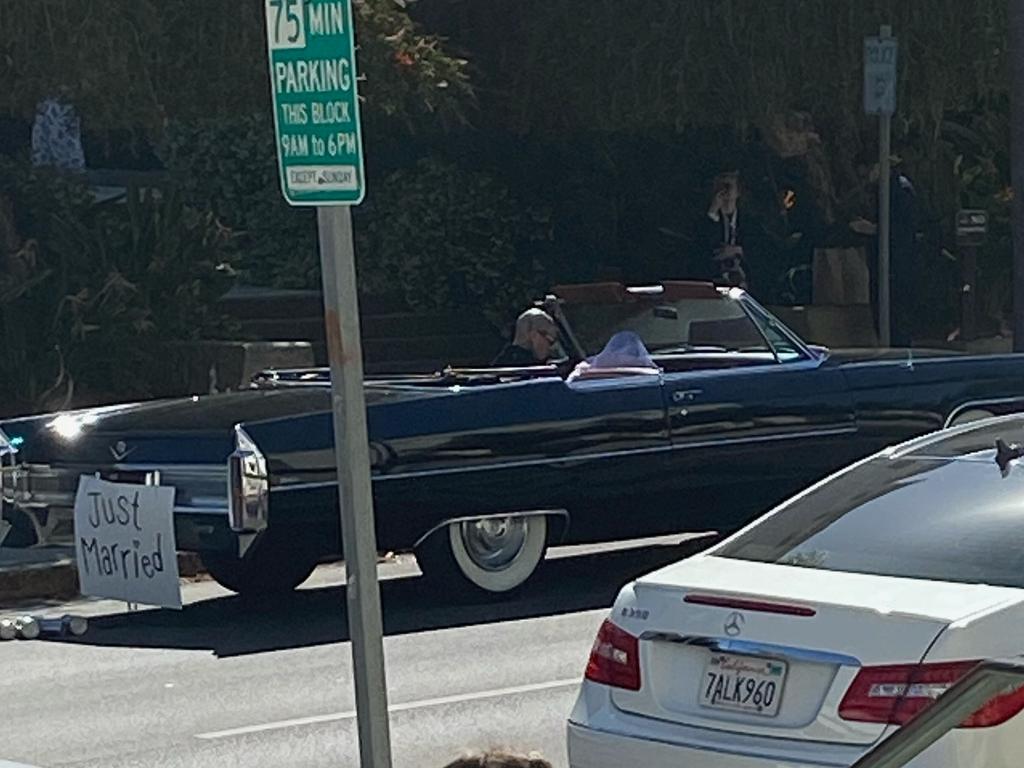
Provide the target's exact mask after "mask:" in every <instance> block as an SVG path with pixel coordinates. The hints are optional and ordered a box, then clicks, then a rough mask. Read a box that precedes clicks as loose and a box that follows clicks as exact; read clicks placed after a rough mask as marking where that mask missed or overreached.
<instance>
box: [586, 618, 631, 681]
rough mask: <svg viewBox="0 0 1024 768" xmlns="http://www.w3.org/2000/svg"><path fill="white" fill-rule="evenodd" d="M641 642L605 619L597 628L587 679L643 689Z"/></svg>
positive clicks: (588, 664)
mask: <svg viewBox="0 0 1024 768" xmlns="http://www.w3.org/2000/svg"><path fill="white" fill-rule="evenodd" d="M639 653H640V641H639V640H638V639H637V638H635V637H633V636H632V635H631V634H629V632H627V631H626V630H624V629H620V628H619V627H617V626H615V625H614V624H612V623H611V621H609V620H608V619H605V622H604V624H602V625H601V628H600V629H599V630H597V638H596V639H595V640H594V647H593V648H591V649H590V660H589V661H588V662H587V672H586V674H585V677H586V678H587V680H593V681H594V682H595V683H604V684H605V685H612V686H615V687H616V688H626V689H628V690H630V691H639V690H640V655H639Z"/></svg>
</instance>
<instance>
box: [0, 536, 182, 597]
mask: <svg viewBox="0 0 1024 768" xmlns="http://www.w3.org/2000/svg"><path fill="white" fill-rule="evenodd" d="M178 572H179V574H180V575H181V576H182V577H184V578H192V577H195V576H196V575H197V573H198V572H199V558H198V557H197V556H196V555H194V554H191V553H180V552H179V553H178ZM77 596H78V568H77V567H76V565H75V548H74V547H69V546H66V547H62V546H52V547H37V548H31V549H12V548H10V547H0V608H10V607H13V606H15V605H17V604H19V603H25V602H29V601H50V600H53V601H63V600H68V599H70V598H73V597H77Z"/></svg>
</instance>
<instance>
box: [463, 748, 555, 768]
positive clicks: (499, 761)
mask: <svg viewBox="0 0 1024 768" xmlns="http://www.w3.org/2000/svg"><path fill="white" fill-rule="evenodd" d="M445 768H553V767H552V765H551V763H550V762H548V761H547V760H545V759H544V758H543V757H541V756H540V755H539V754H538V753H536V752H530V753H526V754H524V753H520V752H507V751H505V750H489V751H486V752H474V753H470V754H467V755H464V756H463V757H460V758H458V759H457V760H453V761H452V762H450V763H448V765H446V766H445Z"/></svg>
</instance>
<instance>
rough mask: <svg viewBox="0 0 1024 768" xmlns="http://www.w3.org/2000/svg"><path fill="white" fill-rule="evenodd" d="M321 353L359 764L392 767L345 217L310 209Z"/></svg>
mask: <svg viewBox="0 0 1024 768" xmlns="http://www.w3.org/2000/svg"><path fill="white" fill-rule="evenodd" d="M317 223H318V225H319V230H320V264H321V269H322V271H323V284H324V314H325V320H326V326H327V355H328V358H329V359H330V364H331V405H332V410H333V411H334V453H335V459H336V463H337V469H338V495H339V501H340V506H341V538H342V544H343V548H344V555H345V576H346V594H347V598H348V630H349V637H350V639H351V641H352V673H353V676H354V679H355V693H356V717H357V727H358V730H359V759H360V766H361V767H362V768H391V734H390V727H389V723H388V696H387V684H386V681H385V676H384V640H383V634H384V631H383V629H384V628H383V622H382V620H381V610H380V588H379V586H378V584H377V536H376V533H375V530H374V521H373V491H372V487H371V484H370V449H369V439H368V437H367V427H366V397H365V393H364V391H363V353H362V344H361V342H360V336H359V296H358V293H357V291H356V268H355V253H354V248H353V245H352V212H351V210H350V209H349V207H348V206H334V207H320V208H317Z"/></svg>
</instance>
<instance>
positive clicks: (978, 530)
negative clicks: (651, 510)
mask: <svg viewBox="0 0 1024 768" xmlns="http://www.w3.org/2000/svg"><path fill="white" fill-rule="evenodd" d="M1022 523H1024V470H1021V469H1016V468H1015V469H1013V470H1011V471H1010V472H1009V474H1007V475H1006V476H1005V477H1004V476H1002V474H1001V473H1000V471H999V468H998V467H997V466H996V463H995V460H994V458H992V451H985V452H983V453H979V454H975V455H974V456H972V457H970V458H969V459H959V460H957V459H954V460H949V459H899V460H892V459H887V458H879V459H874V460H872V461H870V462H868V463H866V464H863V465H861V466H859V467H857V468H855V469H853V470H851V471H849V472H846V473H844V474H842V475H839V476H838V477H836V478H835V479H833V480H831V481H830V482H828V483H825V484H823V485H821V486H818V487H817V488H815V489H813V490H811V491H810V492H808V493H806V494H805V495H803V496H800V497H798V498H796V499H795V500H793V501H791V502H789V503H788V504H786V505H785V506H784V507H783V508H781V509H780V510H779V511H777V512H776V513H775V514H773V515H771V516H769V517H766V518H765V519H764V520H763V521H762V522H760V523H759V524H757V525H755V526H754V527H752V528H750V529H749V530H747V531H746V532H745V533H742V534H740V535H739V536H737V537H736V538H734V539H733V540H732V541H730V542H728V543H727V544H725V546H724V547H722V548H721V549H720V550H718V551H717V552H716V553H715V554H716V555H717V556H719V557H728V558H735V559H739V560H753V561H756V562H763V563H780V564H785V565H797V566H803V567H805V568H818V569H822V570H829V571H848V572H852V573H870V574H880V575H885V576H898V577H906V578H913V579H932V580H937V581H952V582H965V583H980V584H993V585H999V586H1009V587H1024V524H1022Z"/></svg>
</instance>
